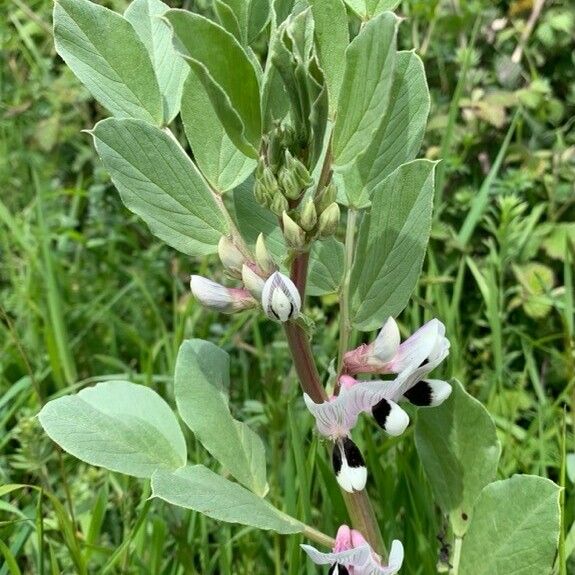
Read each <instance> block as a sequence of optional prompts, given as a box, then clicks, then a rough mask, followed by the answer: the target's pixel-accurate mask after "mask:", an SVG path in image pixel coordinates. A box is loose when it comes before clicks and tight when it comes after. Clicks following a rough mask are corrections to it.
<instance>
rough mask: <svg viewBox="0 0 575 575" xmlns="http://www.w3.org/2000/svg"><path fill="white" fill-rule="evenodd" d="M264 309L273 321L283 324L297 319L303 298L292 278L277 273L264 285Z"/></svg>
mask: <svg viewBox="0 0 575 575" xmlns="http://www.w3.org/2000/svg"><path fill="white" fill-rule="evenodd" d="M262 307H263V308H264V312H265V314H266V315H267V316H268V317H269V318H271V319H276V320H278V321H281V322H285V321H288V320H290V319H296V318H297V317H298V315H299V313H300V310H301V296H300V294H299V291H298V289H297V287H296V286H295V284H294V283H293V282H292V281H291V279H290V278H288V277H287V276H285V275H284V274H281V273H279V272H275V273H273V274H272V275H271V276H270V277H269V278H268V279H267V281H266V283H265V284H264V289H263V292H262Z"/></svg>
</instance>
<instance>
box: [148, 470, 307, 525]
mask: <svg viewBox="0 0 575 575" xmlns="http://www.w3.org/2000/svg"><path fill="white" fill-rule="evenodd" d="M152 493H153V497H158V498H159V499H163V500H164V501H167V502H168V503H171V504H172V505H178V506H179V507H183V508H185V509H192V510H193V511H198V512H200V513H203V514H204V515H207V516H208V517H211V518H212V519H217V520H218V521H227V522H228V523H240V524H242V525H249V526H251V527H257V528H258V529H266V530H268V529H271V530H272V531H276V532H277V533H283V534H289V533H301V532H302V531H303V529H304V525H303V524H302V523H300V522H299V521H296V520H295V519H292V518H291V517H289V516H287V515H285V514H284V513H282V512H281V511H279V510H278V509H276V508H275V507H273V505H271V504H270V503H268V502H267V501H266V500H265V499H262V498H261V497H258V496H257V495H255V494H254V493H252V492H251V491H248V490H247V489H245V488H244V487H242V486H241V485H238V484H237V483H233V482H232V481H229V480H228V479H224V478H223V477H222V476H221V475H218V474H217V473H214V472H213V471H211V470H210V469H208V468H207V467H204V466H203V465H188V466H187V467H183V468H181V469H178V470H176V471H164V470H158V471H157V472H156V473H154V475H153V477H152Z"/></svg>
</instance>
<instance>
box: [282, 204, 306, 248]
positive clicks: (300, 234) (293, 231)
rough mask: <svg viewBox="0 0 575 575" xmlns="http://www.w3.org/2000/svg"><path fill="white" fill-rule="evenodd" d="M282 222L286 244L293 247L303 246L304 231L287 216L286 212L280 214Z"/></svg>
mask: <svg viewBox="0 0 575 575" xmlns="http://www.w3.org/2000/svg"><path fill="white" fill-rule="evenodd" d="M282 223H283V229H284V237H285V239H286V242H287V244H288V245H289V246H290V247H292V248H295V249H300V248H303V246H304V245H305V232H304V231H303V230H302V229H301V228H300V227H299V226H298V225H297V224H296V223H295V222H294V221H293V220H292V219H291V218H290V217H289V216H288V214H287V212H284V213H283V214H282Z"/></svg>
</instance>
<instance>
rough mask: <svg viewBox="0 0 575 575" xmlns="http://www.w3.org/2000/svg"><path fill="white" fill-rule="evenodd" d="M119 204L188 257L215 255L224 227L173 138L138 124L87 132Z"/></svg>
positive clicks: (108, 124)
mask: <svg viewBox="0 0 575 575" xmlns="http://www.w3.org/2000/svg"><path fill="white" fill-rule="evenodd" d="M92 135H93V136H94V142H95V145H96V150H97V151H98V154H99V155H100V157H101V158H102V161H103V162H104V165H105V166H106V169H107V170H108V172H109V173H110V175H111V176H112V181H113V182H114V185H115V186H116V188H117V189H118V191H119V192H120V196H121V197H122V201H123V202H124V204H126V206H127V207H128V209H129V210H131V211H132V212H134V213H135V214H137V215H138V216H140V217H141V218H142V219H143V220H144V221H145V222H146V223H147V224H148V226H150V229H151V230H152V233H153V234H154V235H156V236H157V237H159V238H160V239H162V240H164V241H165V242H166V243H167V244H169V245H170V246H172V247H173V248H175V249H177V250H179V251H181V252H182V253H185V254H189V255H205V254H210V253H215V252H216V251H217V245H218V242H219V240H220V237H221V236H222V234H225V233H226V232H227V224H226V222H225V220H224V217H223V215H222V212H221V211H220V209H219V208H218V205H217V204H216V201H215V199H214V196H213V195H212V192H211V191H210V189H209V188H208V186H207V184H206V182H205V181H204V180H203V178H202V176H201V175H200V174H199V172H198V170H197V168H196V166H195V165H194V163H193V162H192V160H190V158H188V156H187V155H186V153H185V152H184V150H182V148H181V147H180V145H179V144H178V143H177V141H176V139H175V138H174V137H173V136H172V135H170V134H169V133H167V132H166V131H163V130H160V129H159V128H156V127H154V126H151V125H150V124H147V123H146V122H142V121H140V120H116V119H115V118H109V119H107V120H104V121H102V122H99V123H98V124H97V125H96V127H95V128H94V130H93V131H92Z"/></svg>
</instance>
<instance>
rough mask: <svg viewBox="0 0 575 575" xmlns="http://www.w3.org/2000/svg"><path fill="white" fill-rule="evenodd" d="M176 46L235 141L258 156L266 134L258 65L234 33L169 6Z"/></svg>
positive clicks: (237, 144)
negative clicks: (250, 57)
mask: <svg viewBox="0 0 575 575" xmlns="http://www.w3.org/2000/svg"><path fill="white" fill-rule="evenodd" d="M165 18H167V20H168V21H169V22H170V24H171V25H172V28H173V30H174V34H175V40H176V42H175V45H176V49H177V50H178V51H180V53H181V54H182V55H183V56H184V58H185V59H186V61H187V62H188V64H189V65H190V67H191V68H192V70H194V72H195V73H196V74H197V76H198V78H199V79H200V81H201V82H202V84H203V85H204V88H205V90H206V92H207V94H208V96H209V97H210V101H211V102H212V106H213V107H214V110H215V111H216V113H217V115H218V117H219V118H220V121H221V123H222V125H223V126H224V128H225V130H226V132H227V133H228V136H229V137H230V139H231V140H232V142H233V143H234V144H235V145H236V146H237V147H238V149H240V150H241V151H242V152H243V153H244V154H245V155H246V156H249V157H251V158H257V157H258V150H259V147H260V139H261V135H262V118H261V111H260V88H259V81H258V76H257V74H256V71H255V69H254V66H253V64H252V62H251V61H250V59H249V58H248V56H247V54H246V53H245V51H244V50H243V48H242V47H241V45H240V44H239V43H238V41H237V40H236V39H235V38H234V36H233V35H232V34H230V33H229V32H227V31H226V30H224V29H223V28H222V27H221V26H219V25H218V24H216V23H215V22H212V21H211V20H208V19H207V18H204V17H203V16H200V15H198V14H192V13H191V12H186V11H184V10H168V12H166V14H165Z"/></svg>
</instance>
